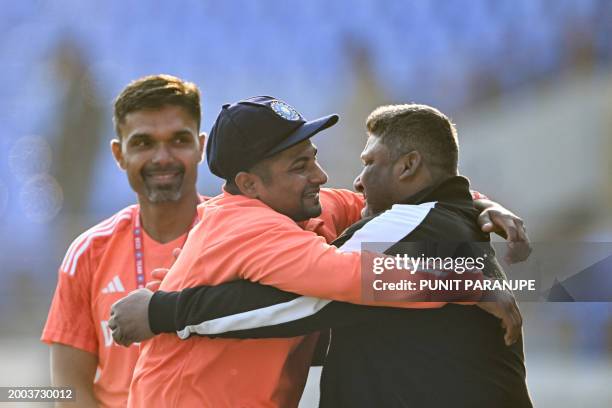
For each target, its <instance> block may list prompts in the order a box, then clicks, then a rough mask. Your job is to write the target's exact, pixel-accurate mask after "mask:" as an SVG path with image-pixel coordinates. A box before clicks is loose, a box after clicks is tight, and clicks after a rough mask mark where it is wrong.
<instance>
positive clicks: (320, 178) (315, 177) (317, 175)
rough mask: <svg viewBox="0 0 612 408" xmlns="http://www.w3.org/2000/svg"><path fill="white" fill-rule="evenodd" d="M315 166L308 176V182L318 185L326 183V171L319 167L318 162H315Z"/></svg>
mask: <svg viewBox="0 0 612 408" xmlns="http://www.w3.org/2000/svg"><path fill="white" fill-rule="evenodd" d="M315 166H316V169H315V171H314V173H313V174H312V177H311V178H310V182H311V183H312V184H316V185H319V186H320V185H323V184H325V183H327V173H325V170H323V169H322V168H321V166H320V165H319V163H316V165H315Z"/></svg>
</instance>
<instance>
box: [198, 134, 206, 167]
mask: <svg viewBox="0 0 612 408" xmlns="http://www.w3.org/2000/svg"><path fill="white" fill-rule="evenodd" d="M207 138H208V135H207V134H206V133H204V132H202V133H200V136H198V141H199V142H200V161H199V162H198V163H202V160H204V147H205V146H206V139H207Z"/></svg>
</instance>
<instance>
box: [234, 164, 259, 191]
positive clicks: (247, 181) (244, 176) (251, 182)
mask: <svg viewBox="0 0 612 408" xmlns="http://www.w3.org/2000/svg"><path fill="white" fill-rule="evenodd" d="M234 183H235V184H236V187H238V190H240V193H241V194H242V195H244V196H247V197H249V198H258V197H259V187H260V185H261V184H262V182H261V178H259V176H258V175H257V174H253V173H247V172H246V171H241V172H239V173H238V174H236V177H234Z"/></svg>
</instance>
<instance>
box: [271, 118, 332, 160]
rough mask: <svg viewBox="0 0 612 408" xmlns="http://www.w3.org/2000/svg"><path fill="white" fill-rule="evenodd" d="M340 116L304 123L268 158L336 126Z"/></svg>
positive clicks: (277, 146)
mask: <svg viewBox="0 0 612 408" xmlns="http://www.w3.org/2000/svg"><path fill="white" fill-rule="evenodd" d="M338 119H339V116H338V115H336V114H333V115H327V116H323V117H322V118H319V119H315V120H311V121H310V122H306V123H304V124H303V125H302V126H300V127H299V128H297V129H296V130H295V131H294V132H293V133H291V134H290V135H289V136H288V137H287V138H286V139H285V140H283V141H282V143H279V144H278V145H276V146H275V147H274V149H272V150H271V151H269V152H268V153H267V154H266V157H270V156H272V155H273V154H276V153H278V152H282V151H283V150H285V149H288V148H290V147H291V146H293V145H296V144H298V143H300V142H302V141H304V140H306V139H310V138H311V137H313V136H314V135H316V134H317V133H319V132H320V131H322V130H325V129H327V128H330V127H332V126H334V125H335V124H336V123H338Z"/></svg>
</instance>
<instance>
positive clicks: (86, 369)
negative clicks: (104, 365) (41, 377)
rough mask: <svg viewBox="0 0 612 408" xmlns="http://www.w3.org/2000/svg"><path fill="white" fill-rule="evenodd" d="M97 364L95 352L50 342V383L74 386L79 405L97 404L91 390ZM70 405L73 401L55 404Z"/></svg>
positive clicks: (91, 405)
mask: <svg viewBox="0 0 612 408" xmlns="http://www.w3.org/2000/svg"><path fill="white" fill-rule="evenodd" d="M97 366H98V357H97V356H96V355H95V354H92V353H89V352H87V351H83V350H79V349H77V348H74V347H70V346H66V345H64V344H59V343H53V344H51V384H52V385H53V386H56V387H60V386H69V387H72V388H74V391H75V394H76V396H77V398H78V400H77V401H78V405H79V407H86V408H87V407H92V408H95V407H97V406H98V402H97V401H96V399H95V397H94V392H93V383H94V377H95V375H96V368H97ZM72 406H74V403H73V402H57V403H56V404H55V407H56V408H64V407H66V408H69V407H72Z"/></svg>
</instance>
